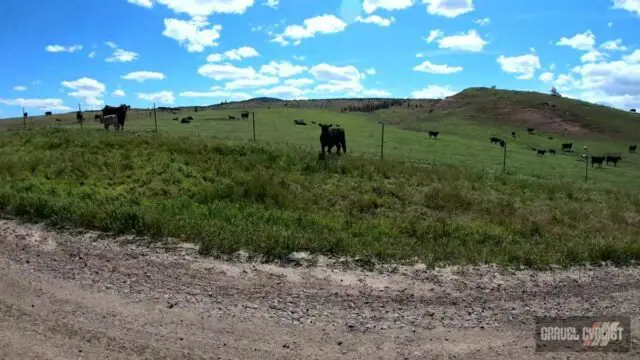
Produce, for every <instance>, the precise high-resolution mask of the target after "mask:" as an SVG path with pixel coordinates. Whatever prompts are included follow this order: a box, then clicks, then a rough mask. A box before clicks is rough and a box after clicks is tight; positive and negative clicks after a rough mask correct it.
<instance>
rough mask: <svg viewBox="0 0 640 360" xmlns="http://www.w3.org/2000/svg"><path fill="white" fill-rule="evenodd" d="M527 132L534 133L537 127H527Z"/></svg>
mask: <svg viewBox="0 0 640 360" xmlns="http://www.w3.org/2000/svg"><path fill="white" fill-rule="evenodd" d="M527 132H528V133H529V134H533V133H535V132H536V129H534V128H528V129H527Z"/></svg>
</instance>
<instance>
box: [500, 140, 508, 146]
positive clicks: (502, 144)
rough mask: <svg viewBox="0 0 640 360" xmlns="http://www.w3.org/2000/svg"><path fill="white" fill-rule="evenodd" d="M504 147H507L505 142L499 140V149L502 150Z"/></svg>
mask: <svg viewBox="0 0 640 360" xmlns="http://www.w3.org/2000/svg"><path fill="white" fill-rule="evenodd" d="M505 146H507V142H506V141H504V140H500V147H501V148H503V147H505Z"/></svg>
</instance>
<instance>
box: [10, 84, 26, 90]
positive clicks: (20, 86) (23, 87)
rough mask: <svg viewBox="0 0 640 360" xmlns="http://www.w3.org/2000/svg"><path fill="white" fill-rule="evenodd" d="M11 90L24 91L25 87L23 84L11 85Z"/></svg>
mask: <svg viewBox="0 0 640 360" xmlns="http://www.w3.org/2000/svg"><path fill="white" fill-rule="evenodd" d="M13 90H15V91H26V90H27V87H26V86H24V85H17V86H14V87H13Z"/></svg>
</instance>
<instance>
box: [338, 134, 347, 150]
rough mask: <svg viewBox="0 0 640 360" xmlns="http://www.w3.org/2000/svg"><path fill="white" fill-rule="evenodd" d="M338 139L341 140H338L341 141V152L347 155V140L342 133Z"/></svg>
mask: <svg viewBox="0 0 640 360" xmlns="http://www.w3.org/2000/svg"><path fill="white" fill-rule="evenodd" d="M340 137H341V138H342V139H340V140H342V151H343V152H344V153H345V154H346V153H347V138H346V136H345V135H344V133H342V134H341V135H340Z"/></svg>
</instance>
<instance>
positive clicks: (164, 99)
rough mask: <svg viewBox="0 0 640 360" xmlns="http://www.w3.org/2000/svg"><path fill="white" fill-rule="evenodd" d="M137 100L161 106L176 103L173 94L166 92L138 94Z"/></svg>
mask: <svg viewBox="0 0 640 360" xmlns="http://www.w3.org/2000/svg"><path fill="white" fill-rule="evenodd" d="M138 99H140V100H146V101H150V102H159V103H162V104H173V103H174V102H175V101H176V97H175V96H174V95H173V92H171V91H166V90H165V91H159V92H155V93H138Z"/></svg>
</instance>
